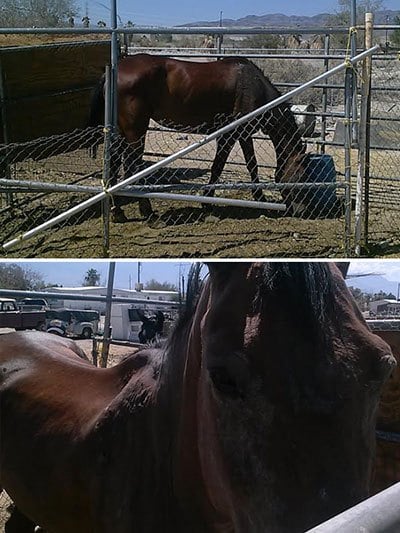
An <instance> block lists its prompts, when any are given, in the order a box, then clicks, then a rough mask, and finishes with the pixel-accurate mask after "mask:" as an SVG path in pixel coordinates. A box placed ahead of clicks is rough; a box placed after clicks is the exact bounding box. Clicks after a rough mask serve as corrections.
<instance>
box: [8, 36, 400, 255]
mask: <svg viewBox="0 0 400 533" xmlns="http://www.w3.org/2000/svg"><path fill="white" fill-rule="evenodd" d="M329 37H330V35H326V36H325V50H321V49H320V50H318V51H317V52H315V51H308V52H307V53H304V51H301V53H299V51H297V53H298V56H299V57H295V55H294V51H292V50H291V51H290V53H283V54H279V53H276V52H275V54H269V53H266V54H264V56H263V54H260V53H256V54H253V56H254V57H253V56H252V54H250V57H251V61H252V62H253V63H254V64H255V65H257V67H258V68H259V69H260V70H261V71H262V72H263V73H264V74H265V75H266V76H268V77H269V78H270V79H271V80H272V81H273V82H274V84H275V85H276V87H277V88H278V89H279V90H280V91H281V92H282V93H283V94H285V93H286V92H288V91H290V90H293V89H295V88H298V87H299V86H301V85H302V84H306V83H307V82H308V81H309V80H310V79H311V78H313V77H318V76H319V75H320V74H321V73H324V72H327V71H328V70H330V69H332V68H333V69H334V68H335V67H337V65H339V64H342V62H343V58H344V56H343V55H340V54H339V55H338V54H333V53H330V52H329ZM57 47H58V48H57V54H58V55H60V57H61V56H63V52H67V51H68V48H70V47H71V45H70V44H64V43H62V44H58V45H57ZM60 47H61V48H60ZM60 50H61V51H60ZM129 50H130V51H133V50H132V48H129ZM282 52H284V51H282ZM167 53H168V51H166V52H165V53H162V54H161V55H167ZM207 53H208V52H207ZM67 55H68V54H67ZM189 55H190V54H189ZM216 55H218V54H216ZM195 56H196V57H195V58H192V59H195V60H196V61H209V60H210V59H211V58H210V57H209V56H205V55H201V53H199V52H197V53H196V54H195ZM281 56H282V57H281ZM384 64H385V65H386V66H388V65H389V63H387V62H385V63H384ZM385 68H386V67H385ZM385 68H384V69H382V70H383V71H385V72H386V70H385ZM94 74H95V72H94V71H93V76H91V77H90V79H89V80H85V82H84V84H85V91H86V92H85V95H86V96H85V98H86V100H85V101H84V102H81V103H80V104H79V105H78V104H74V105H73V106H72V109H76V108H79V110H80V111H79V113H78V114H77V115H78V116H79V120H78V121H76V123H75V129H71V128H70V127H68V128H65V129H66V130H67V131H65V132H64V131H61V132H60V131H57V132H56V135H51V136H49V135H46V136H45V137H42V138H34V139H33V140H24V141H20V140H19V139H18V142H12V139H9V140H8V142H5V141H4V139H3V141H4V143H3V145H2V146H0V156H1V165H0V195H1V206H0V223H1V224H0V228H1V229H0V243H1V245H2V252H3V254H4V255H5V256H9V257H11V256H15V257H107V256H109V257H134V256H135V257H211V256H212V257H267V256H268V257H316V256H317V257H321V256H323V257H340V256H348V255H350V254H351V251H352V249H353V237H352V232H353V222H354V221H353V213H352V207H354V202H355V194H356V190H355V185H354V184H355V179H354V178H355V174H356V162H357V151H356V150H355V149H353V150H351V148H350V144H349V142H347V145H346V139H345V136H346V128H347V123H348V120H349V117H347V118H346V106H345V103H346V102H345V75H344V71H341V72H333V73H332V75H331V76H330V77H329V78H326V79H323V80H321V81H317V82H315V84H313V85H312V86H308V87H307V86H304V88H303V89H302V90H301V92H298V93H296V94H294V95H293V96H292V97H291V99H290V106H293V107H292V108H291V113H293V115H294V117H295V119H296V121H297V123H298V126H299V131H301V134H302V141H301V145H302V147H304V148H305V149H306V151H307V153H308V154H310V155H311V157H309V159H308V162H307V164H306V163H304V165H303V171H304V172H303V176H301V175H300V174H301V172H300V171H299V166H298V165H297V167H296V164H294V163H293V164H292V163H291V161H294V160H295V159H296V148H295V145H296V142H294V135H295V134H294V133H293V132H291V131H290V128H289V129H288V125H287V122H286V120H285V118H283V119H282V114H281V115H279V113H282V112H283V109H287V107H288V106H289V104H288V105H287V106H286V107H284V106H283V104H282V105H278V106H277V107H275V110H274V111H271V110H269V114H270V116H269V119H268V118H267V119H266V118H265V114H264V116H261V115H260V116H259V117H258V118H255V117H253V118H252V119H251V120H250V121H249V122H248V124H247V125H245V124H242V125H241V126H240V130H237V131H236V132H235V135H233V134H232V133H231V134H228V133H227V132H225V131H223V132H222V133H221V134H220V135H218V134H216V135H215V136H214V137H212V138H210V139H208V140H206V142H204V139H205V137H207V135H209V133H210V132H212V131H215V130H216V128H218V127H220V126H225V125H226V124H227V122H228V121H232V120H234V119H235V118H236V117H234V116H233V117H232V116H231V117H229V120H228V119H227V117H216V121H215V123H214V124H213V125H212V126H211V127H210V124H209V123H207V124H203V125H202V124H201V123H200V121H198V122H197V126H196V128H195V129H188V128H187V127H186V126H184V127H182V128H179V125H177V124H175V123H174V124H168V123H167V122H163V123H162V125H161V126H160V121H159V122H158V124H156V123H155V122H151V123H150V127H149V129H148V132H147V135H146V140H145V146H144V155H143V159H140V160H139V161H137V162H136V164H135V161H134V151H133V150H132V148H131V147H130V146H129V145H128V144H127V143H126V140H125V139H124V137H123V136H121V135H120V134H118V133H110V132H109V131H107V128H105V130H106V132H104V126H105V125H104V123H102V124H99V125H98V126H97V127H92V128H85V129H84V128H83V126H84V125H85V123H87V120H88V116H89V101H88V100H89V96H90V94H89V93H90V91H89V93H88V87H89V86H90V87H91V89H93V87H94V86H95V85H96V83H97V81H98V79H99V74H98V69H97V70H96V76H95V75H94ZM385 75H386V74H385ZM67 78H68V79H69V80H71V79H72V80H73V76H72V75H69V76H67ZM70 83H72V82H71V81H70ZM73 85H76V83H74V84H73ZM385 86H387V84H386V85H385ZM68 90H71V88H69V89H68V88H67V89H63V90H62V91H61V92H62V93H63V92H65V91H67V92H68ZM76 90H77V89H76V88H75V89H74V91H76ZM3 92H4V91H3ZM390 94H393V93H390ZM374 95H375V93H373V97H374ZM4 100H5V101H7V98H5V99H4V98H3V101H4ZM70 109H71V108H68V107H63V110H62V111H60V112H59V114H58V124H60V123H61V125H62V123H63V118H64V116H65V115H69V114H70ZM7 112H8V110H7V108H5V106H4V105H3V123H7V124H8V123H9V121H7V122H4V119H5V118H7V117H5V114H7ZM285 113H286V112H285ZM388 113H391V111H388ZM45 116H46V113H43V114H42V117H43V120H44V117H45ZM271 116H272V119H271ZM281 119H282V120H281ZM268 120H269V124H270V126H269V127H265V123H266V122H268ZM273 120H275V122H276V123H277V124H279V127H280V134H279V139H277V138H276V136H275V139H273V138H272V137H271V122H272V121H273ZM31 122H32V120H31ZM78 122H79V124H78ZM103 122H104V119H103ZM33 123H34V121H33ZM388 123H389V122H388ZM390 124H393V125H394V126H393V127H394V128H395V127H396V122H395V121H393V122H391V123H390ZM171 126H173V128H171ZM177 126H178V127H177ZM202 126H203V127H202ZM259 126H260V127H259ZM59 127H60V126H59ZM268 130H269V131H268ZM70 131H72V133H70ZM250 135H251V137H252V139H253V144H254V155H255V158H256V160H257V163H258V172H257V178H258V180H259V183H256V181H255V171H254V168H255V167H254V161H253V159H252V157H253V156H252V155H251V153H249V149H248V139H249V137H250ZM107 136H108V138H107ZM100 140H101V141H103V140H104V141H105V144H102V143H101V144H100V145H98V150H97V157H96V158H93V157H91V156H90V152H89V148H90V147H91V146H93V145H94V144H98V142H99V141H100ZM234 140H236V142H235V143H234V142H233V141H234ZM224 143H225V147H224ZM232 145H233V146H232ZM243 145H245V148H243ZM104 146H106V148H105V149H104ZM217 146H218V150H219V155H220V156H221V157H222V159H225V155H226V153H227V152H228V151H229V157H227V161H226V164H225V165H224V166H223V171H222V173H221V176H220V178H219V179H218V180H216V181H215V183H212V185H211V186H210V185H209V184H210V180H211V181H214V180H215V175H216V174H218V173H219V167H220V166H221V165H220V164H219V162H221V160H222V159H221V158H219V156H218V157H217V158H216V150H217ZM246 146H247V153H246ZM397 154H398V152H396V151H395V150H393V151H391V157H393V158H394V159H393V160H392V162H390V161H389V158H386V157H385V156H383V159H382V161H385V164H386V165H388V166H389V165H390V169H389V168H388V169H385V168H383V167H381V170H380V171H379V172H380V174H381V177H380V181H378V182H377V181H376V180H375V177H374V179H371V182H370V185H371V187H370V191H371V193H370V194H372V191H375V189H376V186H378V188H380V193H379V194H374V196H373V202H371V203H370V209H372V211H368V209H367V210H366V213H367V214H369V215H370V219H369V222H370V226H369V227H368V229H367V230H366V234H367V235H368V232H369V231H370V230H372V231H373V226H372V223H373V222H374V220H376V221H377V222H378V221H380V220H381V218H385V217H387V218H388V223H387V224H386V223H385V224H383V225H382V224H379V231H381V232H382V231H383V229H384V228H387V231H388V232H389V233H390V232H392V233H391V235H392V234H393V233H395V228H396V226H395V225H393V224H392V221H391V219H390V217H389V215H388V212H389V211H390V213H394V212H395V204H396V198H395V195H393V191H395V185H394V184H393V183H394V182H393V179H395V176H393V174H395V172H396V171H395V163H396V157H397ZM277 156H278V157H277ZM171 158H172V160H171ZM246 158H247V159H246ZM298 159H299V158H298ZM374 161H375V157H374ZM376 161H377V159H376ZM154 164H157V166H156V167H154V168H152V169H151V170H150V171H148V172H146V171H144V170H143V169H149V168H151V166H152V165H154ZM308 164H309V165H310V167H308V166H307V165H308ZM350 165H351V166H350ZM139 169H140V170H141V171H142V173H143V172H145V173H144V174H139V175H138V176H137V177H136V178H135V179H134V180H131V182H130V184H129V188H127V189H125V190H124V191H122V190H112V195H111V194H110V195H108V194H105V195H104V194H103V196H102V193H104V191H107V190H108V188H109V187H110V186H111V187H114V186H115V185H116V184H120V183H121V180H122V179H123V178H127V177H131V176H132V175H134V174H135V172H137V171H138V170H139ZM282 169H283V170H282ZM289 169H290V171H289ZM116 170H118V172H119V177H118V179H115V177H111V178H110V171H116ZM249 170H250V172H249ZM282 172H283V173H284V174H285V176H284V178H282ZM373 172H375V170H373ZM373 172H371V176H375V174H374V173H373ZM250 174H252V175H253V181H251V179H250ZM305 176H306V177H305ZM286 181H288V182H290V188H289V187H287V186H285V184H284V182H286ZM305 181H306V183H304V182H305ZM352 182H353V186H352V188H351V189H350V186H351V183H352ZM376 183H377V184H378V185H376ZM346 190H347V191H350V190H351V196H350V193H346ZM98 195H100V197H99V196H98ZM144 195H145V196H144ZM211 196H213V197H214V199H213V200H210V197H211ZM138 197H140V200H139V201H138ZM389 197H390V200H389V199H388V200H387V201H386V198H389ZM96 198H97V200H96V201H93V200H94V199H96ZM145 198H146V199H145ZM259 200H266V202H263V204H261V202H259ZM83 202H87V205H85V204H84V206H85V208H84V209H81V208H80V207H78V206H81V204H83ZM385 202H386V203H385ZM150 205H151V216H149V215H150ZM381 205H382V208H381V207H380V206H381ZM119 206H121V208H122V209H121V210H120V209H119ZM387 206H388V207H387ZM367 207H368V206H367ZM66 213H69V216H66V215H65V214H66ZM382 213H383V214H382ZM390 216H391V215H390ZM38 228H39V229H38ZM376 235H377V238H378V239H380V236H379V235H378V233H377V234H376ZM21 237H22V238H21ZM386 238H387V236H386ZM389 240H390V237H389ZM393 240H395V238H393ZM373 241H375V236H374V237H373V239H372V240H370V243H372V242H373ZM371 250H372V251H371ZM369 251H370V253H372V254H373V253H374V251H375V250H374V249H373V248H372V247H371V248H370V250H369Z"/></svg>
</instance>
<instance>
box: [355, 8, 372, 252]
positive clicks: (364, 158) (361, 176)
mask: <svg viewBox="0 0 400 533" xmlns="http://www.w3.org/2000/svg"><path fill="white" fill-rule="evenodd" d="M372 35H373V14H372V13H366V14H365V48H366V49H368V48H370V47H371V44H372ZM371 66H372V58H371V56H368V57H366V58H365V59H364V61H363V68H362V91H361V109H360V127H359V145H358V167H357V190H356V206H355V228H354V229H355V236H354V238H355V254H356V255H358V256H359V255H361V241H362V229H363V216H364V214H365V217H368V209H367V202H365V205H363V203H364V181H366V176H367V173H368V174H369V147H370V139H369V116H370V107H371V98H370V94H371ZM364 237H366V233H365V234H364Z"/></svg>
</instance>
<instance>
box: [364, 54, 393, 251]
mask: <svg viewBox="0 0 400 533" xmlns="http://www.w3.org/2000/svg"><path fill="white" fill-rule="evenodd" d="M399 59H400V58H399V55H398V54H397V55H396V54H388V55H385V56H383V57H382V56H381V57H377V58H375V59H374V61H373V63H372V81H371V83H372V91H371V110H370V126H369V129H370V135H369V137H370V168H369V177H368V179H367V182H366V185H367V189H366V208H367V217H366V227H365V233H366V236H367V242H368V246H369V248H370V249H371V250H372V251H373V252H374V253H377V254H379V255H385V254H388V253H399V251H400V172H399V169H400V127H399V125H400V60H399Z"/></svg>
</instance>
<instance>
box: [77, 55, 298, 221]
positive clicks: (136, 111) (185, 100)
mask: <svg viewBox="0 0 400 533" xmlns="http://www.w3.org/2000/svg"><path fill="white" fill-rule="evenodd" d="M103 86H104V78H103V79H102V80H101V81H100V83H99V85H98V86H97V88H96V90H95V92H94V94H93V98H92V104H91V113H90V118H89V122H88V125H89V126H97V125H98V124H103V123H104V94H103ZM117 89H118V126H119V130H120V133H121V135H122V137H123V139H124V140H125V141H124V142H121V141H119V142H118V146H114V150H113V157H112V161H111V174H112V176H111V180H110V184H111V185H113V184H115V183H116V180H117V171H118V169H119V167H120V166H121V161H122V160H123V162H124V174H125V177H130V176H132V175H133V174H135V172H136V171H138V170H139V169H141V168H142V165H143V152H144V146H145V137H146V132H147V129H148V127H149V122H150V119H153V120H155V121H156V122H158V123H160V124H161V125H167V126H169V127H172V128H174V129H176V130H184V131H188V129H189V130H192V131H195V132H197V133H203V134H206V133H210V132H212V131H215V130H216V129H217V128H219V127H222V126H225V125H227V124H229V123H230V122H232V121H233V120H234V118H237V117H239V116H243V115H245V114H247V113H249V112H251V111H254V110H256V109H258V108H260V107H261V106H263V105H264V104H266V103H268V102H271V101H272V100H274V99H276V98H278V97H279V96H280V93H279V91H278V89H277V88H276V87H275V86H274V85H273V84H272V83H271V81H270V80H269V79H268V78H267V77H266V76H265V75H264V74H263V72H262V71H261V70H260V69H259V68H258V67H257V66H256V65H255V64H254V63H252V62H251V61H249V60H247V59H245V58H243V57H229V58H223V59H221V60H219V61H212V62H209V63H198V62H194V61H181V60H176V59H172V58H165V57H158V56H155V55H149V54H136V55H133V56H128V57H124V58H123V59H121V60H120V62H119V64H118V79H117ZM258 130H262V131H263V133H265V134H266V135H268V136H269V137H270V139H271V141H272V143H273V145H274V149H275V153H276V161H277V164H276V172H275V180H276V181H277V182H290V183H297V182H304V181H307V164H308V159H307V156H306V154H305V145H304V143H303V142H302V139H301V134H300V132H299V129H298V127H297V124H296V120H295V117H294V114H293V112H292V111H291V109H290V105H289V104H287V103H281V104H279V105H277V106H275V107H274V108H273V109H271V110H270V111H267V112H265V113H264V114H263V115H261V116H258V117H256V118H254V119H253V120H251V121H248V122H246V123H245V124H243V125H241V126H238V127H236V128H235V129H234V130H232V131H230V132H227V133H224V134H222V135H221V136H220V137H218V139H217V150H216V154H215V157H214V161H213V164H212V167H211V177H210V181H209V185H213V184H215V183H216V182H217V181H218V179H219V177H220V175H221V173H222V170H223V168H224V166H225V163H226V161H227V159H228V156H229V154H230V152H231V150H232V148H233V146H234V144H235V142H236V141H239V143H240V147H241V149H242V151H243V155H244V158H245V162H246V166H247V170H248V172H249V174H250V177H251V181H252V183H253V184H258V183H259V180H258V165H257V159H256V154H255V150H254V144H253V139H252V135H253V134H254V133H256V132H257V131H258ZM206 194H207V195H208V196H212V195H213V194H214V190H213V189H212V188H209V189H206ZM252 194H253V197H254V199H255V200H257V201H264V200H265V197H264V194H263V192H262V189H261V188H255V189H254V190H253V191H252ZM282 196H283V198H284V199H285V200H286V202H287V204H288V209H291V210H293V208H295V210H297V211H298V212H300V211H302V209H303V208H302V202H304V199H303V196H304V195H302V193H301V191H299V190H297V189H296V190H294V191H291V190H290V189H284V190H283V191H282ZM115 202H116V205H115V207H116V210H115V214H116V215H117V218H118V216H119V217H120V219H121V220H124V215H123V213H122V212H121V209H120V204H119V202H118V199H116V200H115ZM292 204H295V205H292ZM139 208H140V210H141V213H142V215H143V216H149V215H150V214H151V212H152V209H151V205H150V202H149V200H148V199H144V198H142V199H141V200H139Z"/></svg>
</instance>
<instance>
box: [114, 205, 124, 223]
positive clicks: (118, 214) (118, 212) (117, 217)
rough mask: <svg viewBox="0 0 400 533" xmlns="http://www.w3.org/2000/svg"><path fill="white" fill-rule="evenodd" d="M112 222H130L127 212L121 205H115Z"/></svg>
mask: <svg viewBox="0 0 400 533" xmlns="http://www.w3.org/2000/svg"><path fill="white" fill-rule="evenodd" d="M111 222H114V223H117V224H123V223H124V222H128V219H127V218H126V215H125V213H124V212H123V211H122V209H121V208H120V207H113V208H112V209H111Z"/></svg>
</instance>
